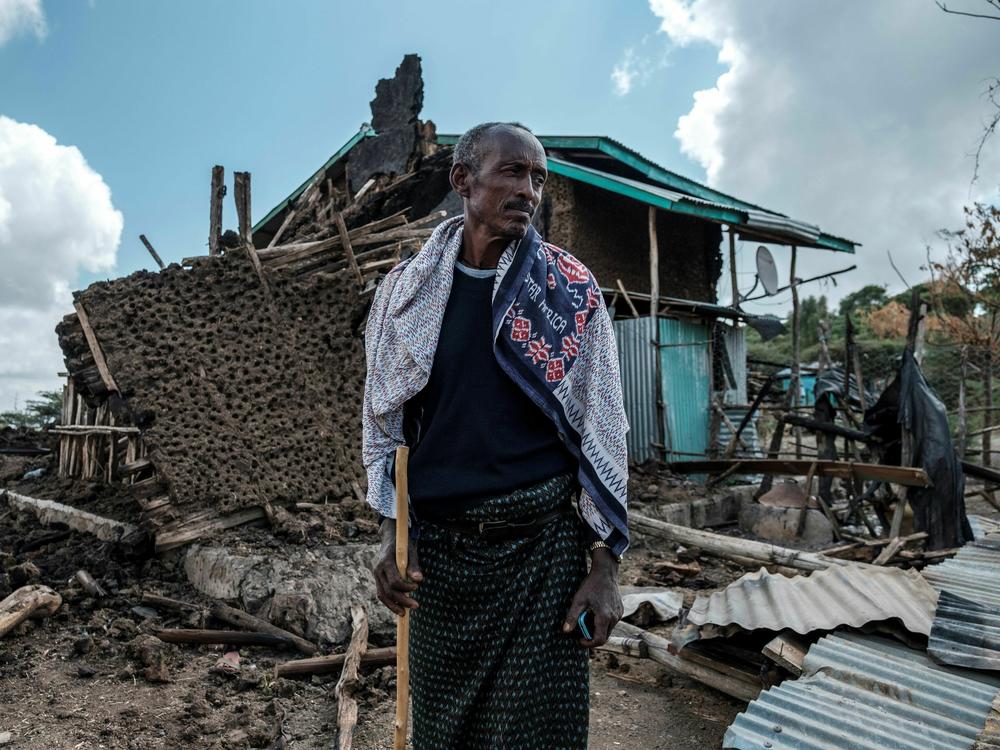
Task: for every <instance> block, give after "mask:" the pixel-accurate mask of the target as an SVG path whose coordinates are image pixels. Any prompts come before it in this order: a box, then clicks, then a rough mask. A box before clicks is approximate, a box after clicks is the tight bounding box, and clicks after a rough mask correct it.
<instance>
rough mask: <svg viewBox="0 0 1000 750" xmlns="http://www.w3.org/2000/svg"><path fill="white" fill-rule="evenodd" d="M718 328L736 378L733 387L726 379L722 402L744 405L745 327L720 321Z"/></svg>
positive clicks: (745, 388) (745, 371)
mask: <svg viewBox="0 0 1000 750" xmlns="http://www.w3.org/2000/svg"><path fill="white" fill-rule="evenodd" d="M719 330H720V331H721V332H722V339H723V341H725V343H726V354H727V355H728V356H729V365H730V367H732V370H733V376H734V378H735V380H736V385H735V387H733V386H732V384H730V383H729V382H728V381H727V383H726V391H725V394H724V398H723V401H722V403H723V405H724V406H746V405H747V329H746V327H744V326H728V325H723V324H721V323H720V324H719ZM737 424H738V423H737Z"/></svg>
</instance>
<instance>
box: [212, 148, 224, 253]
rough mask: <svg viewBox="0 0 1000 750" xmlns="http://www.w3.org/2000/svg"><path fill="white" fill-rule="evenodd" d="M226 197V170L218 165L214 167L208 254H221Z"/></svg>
mask: <svg viewBox="0 0 1000 750" xmlns="http://www.w3.org/2000/svg"><path fill="white" fill-rule="evenodd" d="M225 196H226V170H225V168H224V167H221V166H219V165H218V164H216V165H215V166H214V167H212V195H211V197H210V205H209V212H208V213H209V221H208V254H209V255H218V254H219V237H221V236H222V199H223V198H224V197H225Z"/></svg>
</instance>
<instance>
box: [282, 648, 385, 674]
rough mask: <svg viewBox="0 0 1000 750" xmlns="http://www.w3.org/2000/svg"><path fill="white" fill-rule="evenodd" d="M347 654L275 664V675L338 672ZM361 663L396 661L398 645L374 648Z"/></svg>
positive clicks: (364, 656)
mask: <svg viewBox="0 0 1000 750" xmlns="http://www.w3.org/2000/svg"><path fill="white" fill-rule="evenodd" d="M346 658H347V654H331V655H329V656H314V657H313V658H311V659H294V660H292V661H286V662H282V663H281V664H276V665H275V666H274V676H275V677H302V676H305V675H314V674H329V673H331V672H336V671H337V670H338V669H340V668H341V667H342V666H343V665H344V660H345V659H346ZM361 663H362V664H364V665H366V666H378V667H382V666H386V665H389V664H395V663H396V647H395V646H388V647H386V648H373V649H369V650H368V651H366V652H365V653H364V654H362V655H361Z"/></svg>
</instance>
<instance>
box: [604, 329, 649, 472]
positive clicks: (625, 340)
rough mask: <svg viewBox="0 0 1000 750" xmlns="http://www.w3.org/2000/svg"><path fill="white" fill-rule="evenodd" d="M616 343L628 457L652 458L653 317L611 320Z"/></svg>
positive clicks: (636, 460)
mask: <svg viewBox="0 0 1000 750" xmlns="http://www.w3.org/2000/svg"><path fill="white" fill-rule="evenodd" d="M613 325H614V329H615V340H616V341H617V342H618V363H619V368H620V369H621V377H622V393H623V395H624V398H625V416H626V417H627V418H628V425H629V431H628V433H627V434H626V435H625V441H626V444H627V445H628V455H629V458H630V459H632V460H633V461H635V462H637V463H642V462H643V461H646V460H648V459H650V458H655V457H656V456H657V455H658V452H657V451H656V449H655V448H654V447H653V443H654V442H655V441H656V437H657V430H656V346H655V345H654V344H653V319H652V318H650V317H645V318H630V319H628V320H616V321H615V322H614V324H613Z"/></svg>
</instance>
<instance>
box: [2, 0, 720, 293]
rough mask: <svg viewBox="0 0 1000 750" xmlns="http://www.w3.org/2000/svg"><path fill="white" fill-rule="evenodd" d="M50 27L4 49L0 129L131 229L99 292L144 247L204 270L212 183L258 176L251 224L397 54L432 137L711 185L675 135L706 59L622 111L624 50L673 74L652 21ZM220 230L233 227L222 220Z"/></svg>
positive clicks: (263, 18)
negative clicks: (42, 147) (92, 184)
mask: <svg viewBox="0 0 1000 750" xmlns="http://www.w3.org/2000/svg"><path fill="white" fill-rule="evenodd" d="M431 5H433V6H434V8H435V11H434V12H433V13H429V12H428V10H427V9H428V8H429V7H430V6H431ZM45 10H46V17H47V23H48V34H47V35H46V37H45V38H44V40H38V39H36V38H34V37H32V36H22V37H20V38H17V39H14V40H12V41H11V42H10V43H8V44H7V46H6V47H5V48H3V49H0V81H2V83H0V114H5V115H7V116H9V117H11V118H13V119H15V120H18V121H20V122H26V123H33V124H36V125H39V126H40V127H42V128H43V129H44V130H46V131H47V132H49V133H50V134H52V135H53V136H55V137H56V139H57V140H58V141H59V142H60V143H63V144H70V145H75V146H77V147H78V148H79V149H80V151H81V152H82V153H83V155H84V157H85V158H86V159H87V161H88V163H89V164H90V166H91V167H93V169H95V170H96V171H97V172H98V173H100V174H101V175H102V176H103V178H104V180H105V182H106V183H107V184H108V186H109V187H110V188H111V193H112V199H113V202H114V205H115V207H116V208H117V209H119V210H120V211H121V212H122V213H123V215H124V219H125V224H124V231H123V234H122V242H121V247H120V250H119V253H118V262H117V265H116V267H115V269H114V271H113V272H112V274H111V275H120V274H124V273H129V272H131V271H133V270H135V269H137V268H141V267H151V263H152V261H151V260H150V258H149V256H148V255H147V253H146V251H145V250H144V249H143V248H142V246H141V244H140V242H139V240H138V235H139V234H140V233H145V234H146V235H147V236H148V237H149V238H150V240H151V241H152V242H153V244H154V245H155V246H156V248H157V250H158V251H159V253H160V255H161V256H162V257H163V258H164V260H165V261H167V262H170V261H174V260H180V259H181V258H182V257H186V256H191V255H196V254H199V253H202V252H206V242H207V234H208V184H209V175H210V171H211V167H212V165H213V164H216V163H218V164H222V165H224V166H225V167H226V168H227V173H231V171H232V170H233V169H239V170H249V171H250V172H251V173H252V175H253V214H254V218H255V220H256V219H258V218H260V217H262V216H263V215H264V214H265V213H266V211H267V210H269V209H270V208H271V207H272V206H273V205H274V204H275V203H277V202H278V201H279V200H281V199H282V198H284V197H285V196H286V195H287V194H288V193H289V192H290V191H291V189H292V188H294V187H296V186H297V185H298V184H299V183H300V182H301V181H302V180H303V179H304V178H305V177H307V176H308V175H309V174H311V172H312V171H313V170H314V169H315V168H316V167H317V166H319V164H321V163H322V162H323V161H324V160H325V159H326V158H327V157H328V156H329V155H330V154H331V153H333V151H335V150H336V149H337V148H338V147H339V146H340V145H341V144H342V143H343V142H344V141H346V140H347V139H348V138H349V137H350V136H351V135H353V134H354V132H355V131H356V130H357V129H358V126H359V125H360V124H361V123H362V122H363V121H365V120H367V119H368V118H369V109H368V102H369V101H370V99H371V98H372V96H373V93H374V86H375V82H376V81H377V80H378V79H379V78H382V77H387V76H390V75H391V74H392V72H393V71H394V69H395V67H396V65H398V64H399V61H400V60H401V58H402V56H403V55H404V54H405V53H407V52H417V53H418V54H420V55H421V57H422V59H423V68H424V79H425V102H424V110H423V117H424V118H425V119H426V118H429V119H432V120H434V122H435V123H436V124H437V125H438V128H439V130H440V131H441V132H456V131H461V130H462V129H464V128H465V127H467V126H469V125H470V124H474V123H476V122H479V121H483V120H489V119H501V118H502V119H517V120H521V121H523V122H525V123H526V124H529V125H530V126H531V127H532V128H533V129H535V130H536V131H538V132H544V133H572V134H604V135H611V136H613V137H615V138H618V139H620V140H622V141H623V142H625V143H627V144H629V145H630V146H632V147H633V148H636V149H638V150H639V151H640V152H642V153H644V154H646V155H648V156H650V157H651V158H653V159H656V160H659V161H661V162H662V163H664V164H666V165H668V166H671V167H674V168H676V169H679V170H680V171H682V172H685V173H687V174H691V175H694V176H697V177H699V178H702V177H704V170H703V169H702V168H701V167H700V166H698V165H697V164H695V163H693V162H692V161H690V160H689V159H688V158H686V157H684V156H682V155H681V154H680V153H679V151H678V148H677V145H676V142H675V141H674V139H673V138H672V136H671V134H672V132H673V129H674V127H675V123H676V121H677V118H678V117H679V116H680V115H681V114H683V113H684V112H685V111H686V110H687V109H688V108H689V106H690V100H691V93H692V92H693V91H694V90H696V89H698V88H704V87H705V86H709V85H711V84H712V82H713V81H714V80H715V78H716V77H717V76H718V74H719V72H720V66H719V64H718V63H717V62H716V51H715V50H714V49H712V48H711V47H710V46H709V45H707V44H706V45H700V48H699V49H692V50H685V52H684V56H683V60H682V61H674V64H672V65H669V66H666V67H663V68H661V69H658V70H656V71H655V72H654V73H653V74H652V75H651V76H650V80H648V81H647V82H646V84H645V85H642V86H637V87H636V88H635V89H634V90H633V92H632V93H631V94H630V96H628V97H625V98H622V97H619V96H617V95H616V94H615V92H614V88H613V86H612V82H611V79H610V72H611V70H612V68H613V67H614V65H615V64H616V62H617V61H618V59H619V58H620V57H621V55H622V50H623V49H625V48H627V47H629V46H633V45H642V40H643V39H644V38H646V39H647V42H646V44H645V45H642V46H643V47H645V48H654V47H655V48H656V49H655V53H656V54H657V55H659V56H661V57H662V56H666V55H667V49H668V42H667V40H666V39H665V38H663V37H662V36H661V37H660V38H658V39H657V38H655V30H656V19H655V17H654V16H653V14H652V12H651V11H650V9H649V6H648V5H647V4H646V3H644V2H623V3H610V2H599V1H596V0H585V1H583V2H581V1H580V0H574V1H573V2H570V1H568V0H563V1H559V2H532V3H527V2H523V3H493V2H443V3H433V4H430V3H404V2H389V1H387V0H376V1H375V2H366V3H354V2H351V3H330V2H305V1H294V2H289V3H285V4H282V5H280V6H279V5H278V4H277V3H268V2H260V1H259V0H254V1H251V2H239V3H237V2H221V1H213V2H169V3H153V2H111V1H109V0H97V1H96V2H95V3H94V4H93V5H92V6H91V5H88V4H87V3H85V2H59V3H50V4H49V5H47V6H46V7H45ZM678 62H681V63H682V64H677V63H678ZM228 179H229V181H231V174H230V175H229V177H228ZM225 218H226V225H227V226H233V225H234V224H235V212H234V210H233V207H232V203H231V202H230V203H227V205H226V217H225ZM107 275H108V273H107V272H103V273H83V274H81V276H80V278H79V283H80V284H81V285H86V283H88V282H89V281H92V280H94V279H96V278H102V277H106V276H107Z"/></svg>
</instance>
